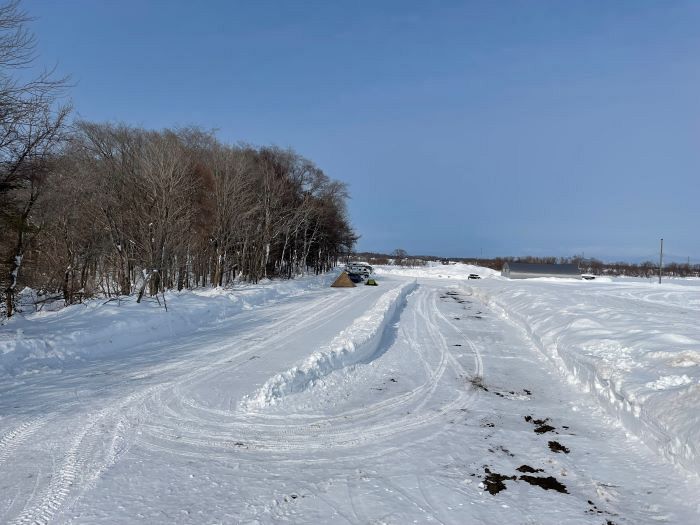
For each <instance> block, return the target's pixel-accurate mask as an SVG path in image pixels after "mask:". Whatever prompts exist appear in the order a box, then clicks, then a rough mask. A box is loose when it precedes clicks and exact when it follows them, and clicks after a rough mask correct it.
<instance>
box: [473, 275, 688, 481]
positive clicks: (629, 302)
mask: <svg viewBox="0 0 700 525" xmlns="http://www.w3.org/2000/svg"><path fill="white" fill-rule="evenodd" d="M695 284H696V283H695V282H689V283H684V282H683V281H678V280H676V281H674V282H673V283H668V284H667V283H664V284H662V285H658V284H652V283H648V282H647V283H644V282H637V283H632V282H607V283H606V282H595V281H592V282H585V281H584V282H577V281H571V282H552V281H550V282H545V281H540V280H537V281H535V280H533V281H529V282H528V281H518V282H514V281H491V282H487V281H477V282H473V284H472V286H470V287H469V289H470V290H471V292H472V293H473V295H475V296H477V297H479V298H481V299H482V300H483V301H484V302H486V303H488V304H489V305H490V306H491V307H492V308H493V309H495V310H496V311H500V313H501V314H502V315H503V316H505V317H507V318H509V319H510V320H511V321H513V322H514V323H515V324H516V325H518V326H520V327H521V328H522V329H523V330H524V331H525V332H526V333H527V334H528V336H529V337H530V339H531V340H532V341H533V342H534V343H535V345H536V346H537V347H538V348H539V349H540V350H541V351H542V352H543V353H544V354H545V355H546V356H547V357H549V358H550V359H551V360H552V361H553V362H554V363H555V365H556V366H557V367H558V368H559V369H560V370H561V371H563V372H564V373H565V374H566V375H567V376H568V377H569V379H570V380H571V381H572V382H575V383H578V384H579V385H581V386H582V387H583V388H584V389H585V390H587V391H590V392H592V393H593V394H595V396H596V397H597V398H598V400H599V401H600V402H601V404H602V405H604V406H605V407H606V408H607V409H608V411H609V412H611V413H612V414H614V415H615V416H616V417H617V418H618V419H619V421H620V422H621V423H622V424H623V425H624V427H625V428H626V429H627V430H628V431H629V432H630V433H632V434H633V435H635V436H637V437H638V438H640V439H641V440H642V441H644V442H645V443H646V444H647V445H649V446H650V447H652V448H654V449H656V450H657V451H658V452H659V453H660V454H661V455H662V456H664V457H666V458H667V459H668V460H670V461H671V462H673V463H675V464H678V465H680V466H682V467H684V468H685V469H687V470H688V471H690V472H693V473H695V474H700V327H699V326H698V319H699V318H700V294H699V293H698V288H697V286H695Z"/></svg>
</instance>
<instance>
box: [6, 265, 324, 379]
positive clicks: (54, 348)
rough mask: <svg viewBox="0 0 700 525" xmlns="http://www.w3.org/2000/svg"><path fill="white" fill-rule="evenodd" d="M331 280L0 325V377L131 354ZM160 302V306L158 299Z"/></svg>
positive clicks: (105, 305)
mask: <svg viewBox="0 0 700 525" xmlns="http://www.w3.org/2000/svg"><path fill="white" fill-rule="evenodd" d="M334 277H335V275H331V274H329V275H324V276H323V277H321V278H319V277H316V276H310V277H304V278H300V279H296V280H292V281H274V282H272V281H268V282H266V283H262V284H259V285H247V286H240V287H237V288H234V289H223V288H214V289H204V290H194V291H183V292H179V293H178V292H169V293H166V294H165V300H166V302H167V307H168V311H167V312H166V311H165V308H163V307H162V306H161V305H159V304H158V302H156V300H155V299H148V300H144V302H142V303H141V304H136V301H135V299H134V298H133V297H128V298H126V299H122V300H120V301H116V300H114V301H108V302H105V300H104V299H101V300H92V301H89V302H87V303H85V304H79V305H73V306H69V307H67V308H63V309H61V310H58V311H52V312H38V313H33V314H29V315H26V316H15V317H13V318H12V319H10V320H9V321H8V322H7V323H6V324H5V325H3V326H0V377H1V376H3V375H13V376H16V375H22V374H26V373H31V372H36V371H39V370H44V369H62V368H64V367H66V366H71V365H75V364H77V363H78V362H80V361H83V360H87V359H94V358H96V357H105V356H109V355H114V354H119V353H128V352H133V351H137V350H139V349H140V348H141V347H142V346H143V345H144V344H148V343H152V342H156V341H160V340H163V339H165V338H172V337H173V336H178V335H184V334H188V333H191V332H194V331H196V330H198V329H202V328H204V327H207V326H212V325H215V324H216V323H222V322H226V321H227V320H228V319H229V318H230V317H231V316H232V315H235V314H237V313H240V312H241V311H243V310H247V309H251V308H255V307H257V306H260V305H263V304H265V303H267V302H270V301H276V300H280V299H283V298H285V297H291V296H295V295H298V294H302V293H305V292H308V291H310V290H313V289H318V288H325V287H327V286H328V285H329V284H330V282H331V281H332V279H333V278H334ZM160 300H161V303H162V301H163V298H162V296H161V299H160Z"/></svg>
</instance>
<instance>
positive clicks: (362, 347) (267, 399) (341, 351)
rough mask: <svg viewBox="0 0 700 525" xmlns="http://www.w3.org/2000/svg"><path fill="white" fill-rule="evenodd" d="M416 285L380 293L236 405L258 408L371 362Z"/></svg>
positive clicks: (249, 408)
mask: <svg viewBox="0 0 700 525" xmlns="http://www.w3.org/2000/svg"><path fill="white" fill-rule="evenodd" d="M416 286H417V285H416V283H415V282H412V283H406V284H404V285H402V286H400V287H398V288H394V289H392V290H390V291H388V292H386V293H385V294H383V295H382V296H381V297H380V298H379V300H378V301H377V303H376V304H375V305H374V306H373V307H372V308H371V309H370V310H369V311H368V312H366V313H365V315H363V316H361V317H359V318H357V319H356V320H355V321H354V322H353V323H352V325H350V326H349V327H348V328H346V329H345V330H343V331H342V332H341V333H340V334H339V335H338V336H336V337H335V338H334V339H333V341H332V342H331V343H330V344H329V345H328V346H327V347H324V348H322V349H321V350H318V351H317V352H314V353H312V354H311V355H310V356H309V357H307V358H306V359H305V360H304V361H303V362H302V363H301V364H299V365H297V366H294V367H292V368H290V369H289V370H287V371H285V372H282V373H281V374H277V375H275V376H273V377H271V378H270V379H268V380H267V381H266V382H265V384H263V385H262V386H261V387H260V388H259V389H258V390H256V391H255V392H254V393H252V394H249V395H248V396H246V397H244V398H243V399H242V400H241V403H240V408H241V409H242V410H244V411H255V410H260V409H262V408H264V407H266V406H269V405H273V404H275V403H276V402H277V401H278V400H279V399H281V398H282V397H283V396H286V395H288V394H292V393H294V392H301V391H303V390H305V389H306V388H308V387H309V386H310V385H312V384H314V382H316V381H317V380H319V379H322V378H323V377H325V376H327V375H328V374H330V373H331V372H333V371H335V370H340V369H343V368H346V367H349V366H353V365H356V364H359V363H363V362H369V361H371V360H372V359H373V357H374V356H375V355H376V354H377V353H378V352H379V351H380V350H381V344H382V337H383V335H384V334H385V333H386V331H387V329H388V328H389V327H390V325H391V324H392V323H393V322H394V320H395V319H396V316H397V312H398V311H399V310H400V309H401V308H402V307H403V306H404V304H405V300H406V297H407V296H408V295H409V294H410V293H411V292H413V291H414V290H415V289H416Z"/></svg>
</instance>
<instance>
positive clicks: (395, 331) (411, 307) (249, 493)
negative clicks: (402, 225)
mask: <svg viewBox="0 0 700 525" xmlns="http://www.w3.org/2000/svg"><path fill="white" fill-rule="evenodd" d="M473 286H474V285H471V284H470V286H467V285H466V283H459V282H449V281H446V280H442V281H440V280H433V279H424V278H419V279H418V280H417V281H415V280H414V279H413V278H408V277H401V276H385V277H382V278H381V279H380V286H378V287H376V288H374V287H367V286H360V287H357V288H354V289H330V288H325V287H324V288H320V287H317V288H309V289H308V290H305V291H304V293H299V294H296V295H293V296H288V297H283V296H280V297H279V298H278V299H276V300H275V301H273V302H271V303H268V304H265V305H262V306H259V307H256V308H253V309H249V310H245V309H239V310H237V311H232V312H231V313H230V315H228V316H226V317H224V318H222V317H221V316H219V317H218V318H217V322H212V323H210V324H207V323H205V322H203V323H202V326H201V327H200V328H199V329H198V330H196V331H195V330H191V331H188V332H184V333H183V332H182V330H179V331H178V330H177V327H173V328H172V330H173V333H175V334H176V335H172V336H167V335H164V336H163V337H161V338H159V339H160V340H151V341H150V342H143V343H142V344H141V346H137V347H135V348H132V349H130V350H129V351H126V352H121V353H112V354H109V353H108V354H105V355H104V356H102V357H99V358H95V359H87V360H84V361H78V362H77V363H73V364H72V365H71V366H65V367H64V368H62V369H60V370H59V371H56V370H55V369H53V370H43V369H40V370H36V371H34V373H27V374H18V375H8V374H6V375H2V376H0V522H1V523H47V522H52V523H91V524H92V523H137V522H140V523H279V522H288V523H313V524H318V523H397V524H405V523H454V524H465V523H487V524H504V523H508V524H511V523H513V524H540V523H551V524H567V523H570V524H589V523H590V524H596V525H602V524H607V523H614V524H618V525H620V524H644V523H673V524H694V523H700V507H699V504H700V503H699V502H700V498H699V497H698V495H699V494H700V483H699V482H698V479H697V477H694V476H692V475H690V474H688V473H686V472H684V471H682V470H680V469H678V468H677V467H674V466H672V465H671V464H669V463H667V462H665V461H663V459H661V458H660V456H659V455H657V454H654V453H653V452H652V451H651V450H650V449H649V448H647V447H646V446H645V445H643V444H642V443H641V442H639V441H637V440H634V439H632V438H630V437H628V436H626V434H625V432H624V431H623V430H622V427H621V426H619V424H618V423H616V422H615V421H614V420H613V419H611V418H610V417H609V416H608V415H606V414H608V413H606V412H603V411H602V410H601V409H600V408H599V406H598V404H597V403H596V399H595V397H594V396H592V395H587V394H585V393H582V392H581V390H579V389H576V387H575V386H573V385H569V384H567V383H566V382H565V381H564V380H563V376H562V375H560V372H558V371H557V370H556V369H555V367H554V366H553V365H552V363H551V361H550V360H548V359H547V358H546V357H545V356H544V354H543V353H542V352H541V351H540V349H538V348H536V347H535V345H533V343H532V342H531V340H530V339H529V338H527V336H526V335H525V333H524V332H523V330H522V329H520V328H519V327H517V326H516V325H514V324H510V322H509V321H507V320H506V319H505V318H503V317H502V316H500V315H497V313H496V312H495V311H492V310H491V309H490V308H489V307H487V306H486V305H485V304H484V303H483V302H481V300H480V299H478V298H477V297H478V295H475V294H474V293H473V291H472V289H473ZM11 327H12V325H8V326H7V327H4V328H1V329H0V330H8V329H9V328H11ZM121 330H123V328H122V329H121ZM122 335H124V334H123V332H122ZM25 336H26V334H25ZM119 336H120V334H119V333H115V334H114V337H115V338H118V337H119ZM144 341H146V340H145V339H144ZM30 357H31V356H30Z"/></svg>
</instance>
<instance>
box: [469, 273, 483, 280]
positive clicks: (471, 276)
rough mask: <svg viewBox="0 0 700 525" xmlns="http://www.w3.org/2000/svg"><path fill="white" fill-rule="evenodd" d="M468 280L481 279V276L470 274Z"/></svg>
mask: <svg viewBox="0 0 700 525" xmlns="http://www.w3.org/2000/svg"><path fill="white" fill-rule="evenodd" d="M468 279H481V275H479V274H476V273H470V274H469V277H468Z"/></svg>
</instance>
